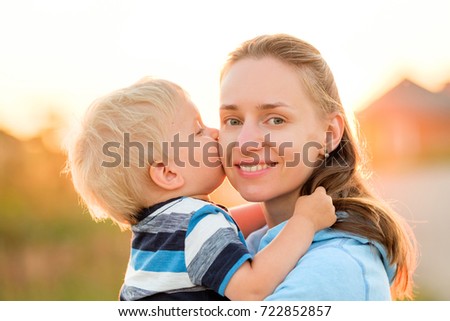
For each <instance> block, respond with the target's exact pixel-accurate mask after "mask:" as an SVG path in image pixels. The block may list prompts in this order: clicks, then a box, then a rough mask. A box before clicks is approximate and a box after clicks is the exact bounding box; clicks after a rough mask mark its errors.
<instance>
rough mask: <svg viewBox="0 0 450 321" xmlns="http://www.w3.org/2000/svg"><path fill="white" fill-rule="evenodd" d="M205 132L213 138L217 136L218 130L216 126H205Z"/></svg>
mask: <svg viewBox="0 0 450 321" xmlns="http://www.w3.org/2000/svg"><path fill="white" fill-rule="evenodd" d="M206 133H207V135H209V136H210V137H212V138H213V139H215V140H217V139H218V138H219V130H218V129H216V128H210V127H206Z"/></svg>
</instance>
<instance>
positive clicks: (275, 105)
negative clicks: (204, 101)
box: [220, 102, 290, 110]
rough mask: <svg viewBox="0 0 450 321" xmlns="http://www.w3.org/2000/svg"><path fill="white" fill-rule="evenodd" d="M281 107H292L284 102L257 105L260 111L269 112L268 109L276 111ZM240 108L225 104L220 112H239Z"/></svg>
mask: <svg viewBox="0 0 450 321" xmlns="http://www.w3.org/2000/svg"><path fill="white" fill-rule="evenodd" d="M279 107H290V106H289V105H288V104H286V103H283V102H275V103H267V104H260V105H257V106H256V108H257V109H260V110H267V109H275V108H279ZM237 109H238V107H237V106H236V105H233V104H231V105H226V104H223V105H221V106H220V110H237Z"/></svg>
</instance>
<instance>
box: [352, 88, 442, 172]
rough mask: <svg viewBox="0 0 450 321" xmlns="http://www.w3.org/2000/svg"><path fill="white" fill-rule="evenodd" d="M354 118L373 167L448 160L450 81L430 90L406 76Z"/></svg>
mask: <svg viewBox="0 0 450 321" xmlns="http://www.w3.org/2000/svg"><path fill="white" fill-rule="evenodd" d="M356 118H357V120H358V122H359V125H360V131H361V134H362V137H363V138H364V139H365V141H366V144H367V147H368V150H369V153H370V156H371V161H372V165H373V167H390V168H398V167H402V166H408V165H411V164H417V163H418V162H423V161H431V160H442V159H444V160H449V159H450V83H448V84H446V85H445V86H444V87H443V89H442V90H441V91H439V92H431V91H428V90H427V89H425V88H423V87H421V86H419V85H417V84H415V83H414V82H412V81H410V80H408V79H405V80H403V81H401V82H400V83H399V84H397V85H396V86H395V87H394V88H392V89H391V90H389V91H388V92H387V93H386V94H384V95H383V96H381V97H380V98H378V99H377V100H375V101H374V102H373V103H372V104H370V105H369V106H367V107H366V108H364V109H363V110H361V111H360V112H357V113H356Z"/></svg>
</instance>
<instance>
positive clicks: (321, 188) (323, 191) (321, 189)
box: [315, 186, 327, 194]
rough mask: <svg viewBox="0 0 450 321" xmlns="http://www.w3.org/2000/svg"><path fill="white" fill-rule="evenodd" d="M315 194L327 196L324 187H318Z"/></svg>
mask: <svg viewBox="0 0 450 321" xmlns="http://www.w3.org/2000/svg"><path fill="white" fill-rule="evenodd" d="M315 192H320V193H325V194H326V193H327V191H326V189H325V187H323V186H319V187H317V188H316V190H315Z"/></svg>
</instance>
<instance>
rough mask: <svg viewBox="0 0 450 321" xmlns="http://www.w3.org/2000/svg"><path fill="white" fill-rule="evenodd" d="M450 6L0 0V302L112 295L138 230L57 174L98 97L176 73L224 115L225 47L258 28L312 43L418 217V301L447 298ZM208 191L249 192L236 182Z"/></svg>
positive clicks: (397, 200) (402, 206) (388, 189)
mask: <svg viewBox="0 0 450 321" xmlns="http://www.w3.org/2000/svg"><path fill="white" fill-rule="evenodd" d="M449 13H450V2H448V1H445V0H427V1H422V0H415V1H400V0H395V1H387V0H383V1H377V2H374V3H363V2H359V1H356V0H343V1H331V0H330V1H326V0H323V1H315V2H312V1H288V0H279V1H277V2H276V3H275V2H273V1H264V0H262V1H245V2H243V1H235V0H229V1H220V2H212V1H209V2H208V1H200V0H192V1H189V2H187V1H177V0H168V1H164V2H163V3H162V2H161V1H152V0H149V1H136V0H131V1H88V0H81V1H77V2H73V1H56V0H54V1H53V0H41V1H37V0H36V1H32V0H29V1H26V0H24V1H16V2H7V1H0V39H2V44H1V46H2V50H1V51H0V300H117V298H118V292H119V288H120V285H121V284H122V280H123V276H124V272H125V269H126V264H127V260H128V255H129V242H130V234H129V232H121V231H120V230H119V228H118V227H117V226H114V225H113V224H112V223H111V222H109V221H107V222H103V223H95V222H93V221H92V220H91V218H90V216H89V214H88V213H86V211H84V209H83V207H82V206H81V205H80V204H79V202H78V199H77V196H76V194H75V192H74V190H73V187H72V185H71V181H70V179H69V178H68V177H66V176H65V175H63V174H61V171H62V169H63V168H64V162H65V156H64V154H63V153H62V152H61V148H60V146H61V142H62V139H63V138H64V137H65V135H67V130H68V128H69V127H70V126H71V125H72V124H73V123H74V122H76V121H78V120H79V118H80V117H81V115H82V114H83V112H84V111H85V110H86V108H87V107H88V105H89V104H90V103H91V102H92V100H94V99H95V98H97V97H98V96H101V95H104V94H106V93H108V92H110V91H112V90H114V89H117V88H120V87H124V86H128V85H130V84H131V83H133V82H135V81H137V80H138V79H139V78H141V77H143V76H145V75H153V76H157V77H162V78H166V79H169V80H172V81H174V82H177V83H179V84H180V85H181V86H182V87H184V88H185V89H186V90H187V91H188V92H190V93H191V96H192V100H193V101H194V102H195V103H196V104H197V106H198V108H199V110H200V112H201V113H202V116H203V117H204V120H205V122H206V123H207V124H208V125H210V126H215V127H218V112H217V109H218V88H219V86H218V84H219V82H218V78H219V72H220V68H221V65H222V64H223V62H224V61H225V58H226V55H227V53H228V52H229V51H231V50H232V49H234V48H235V47H236V46H237V45H238V44H239V43H241V42H242V41H244V40H247V39H249V38H252V37H254V36H256V35H259V34H264V33H278V32H283V33H289V34H292V35H294V36H297V37H299V38H302V39H305V40H307V41H309V42H311V43H312V44H313V45H314V46H316V47H317V48H318V49H319V50H320V51H321V52H322V54H323V56H324V57H325V58H326V60H327V61H328V63H329V65H330V67H331V69H332V70H333V72H334V75H335V78H336V80H337V83H338V87H339V89H340V93H341V97H342V100H343V103H344V105H345V107H346V108H347V109H348V111H349V113H351V114H354V115H355V119H357V120H358V122H359V124H360V131H361V132H362V134H363V135H364V138H365V142H366V144H367V149H368V152H369V155H370V158H369V159H370V165H371V167H372V168H373V175H372V177H371V180H372V183H373V186H374V188H375V189H376V192H377V193H378V194H379V195H380V196H381V197H383V198H385V199H386V200H387V201H388V202H389V203H390V204H391V205H392V206H393V207H394V208H395V209H396V210H397V211H398V212H399V213H401V214H402V215H403V216H404V217H405V218H406V219H407V221H408V222H409V224H410V225H411V227H412V228H413V231H414V233H415V234H416V237H417V240H418V243H419V247H420V251H421V256H420V262H419V267H418V270H417V272H416V275H415V279H416V283H417V284H416V293H417V300H450V275H449V272H448V268H447V266H448V264H449V263H450V251H449V250H448V248H449V245H450V233H449V231H450V215H449V214H450V197H449V192H448V191H449V190H450V42H449V41H447V40H445V39H448V37H449V35H450V19H448V14H449ZM213 197H214V199H215V200H216V201H218V202H220V203H222V204H224V205H226V206H233V205H237V204H241V203H242V202H243V200H242V199H241V198H240V197H239V195H238V194H237V193H236V192H235V191H233V189H232V188H230V186H229V185H228V184H227V183H224V184H223V185H222V187H221V188H220V189H219V190H217V191H216V192H215V193H214V195H213Z"/></svg>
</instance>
